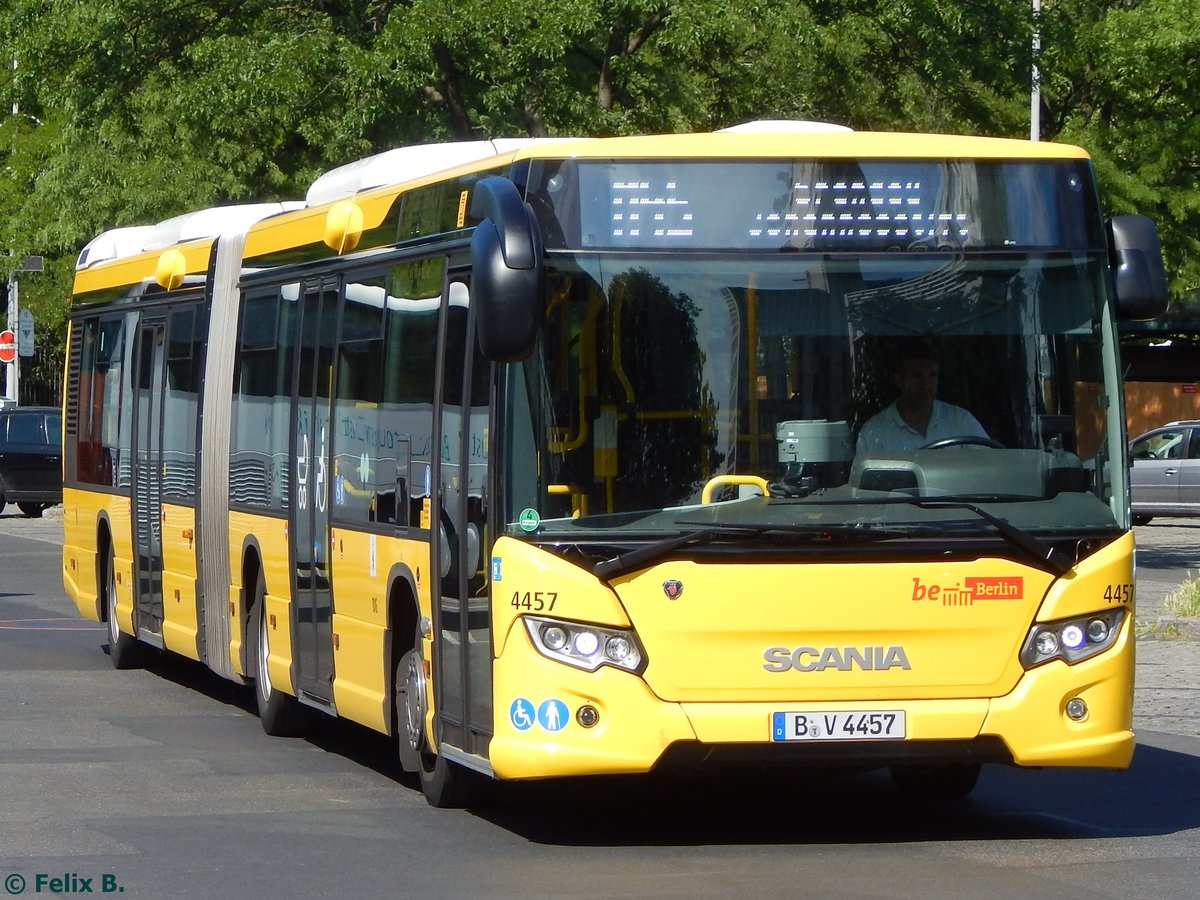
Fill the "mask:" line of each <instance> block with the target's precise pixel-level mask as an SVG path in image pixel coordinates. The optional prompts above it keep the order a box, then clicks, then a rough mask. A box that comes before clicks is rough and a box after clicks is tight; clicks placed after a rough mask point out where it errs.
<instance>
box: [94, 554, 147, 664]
mask: <svg viewBox="0 0 1200 900" xmlns="http://www.w3.org/2000/svg"><path fill="white" fill-rule="evenodd" d="M101 584H102V585H103V590H104V610H105V620H106V621H107V623H108V658H109V659H111V660H112V664H113V668H115V669H136V668H139V667H140V666H142V665H143V663H144V662H145V648H144V647H143V646H142V645H141V644H140V643H138V639H137V638H135V637H134V636H133V635H131V634H126V633H125V632H123V631H122V630H121V628H120V626H119V625H118V624H117V561H116V555H115V554H114V553H113V550H112V547H109V549H108V557H107V559H106V561H105V566H104V571H103V572H102V573H101Z"/></svg>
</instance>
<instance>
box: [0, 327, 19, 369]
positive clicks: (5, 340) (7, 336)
mask: <svg viewBox="0 0 1200 900" xmlns="http://www.w3.org/2000/svg"><path fill="white" fill-rule="evenodd" d="M16 358H17V336H16V335H15V334H13V333H12V332H11V331H0V362H3V363H10V362H12V361H13V360H14V359H16Z"/></svg>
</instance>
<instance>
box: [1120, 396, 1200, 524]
mask: <svg viewBox="0 0 1200 900" xmlns="http://www.w3.org/2000/svg"><path fill="white" fill-rule="evenodd" d="M1129 457H1130V469H1129V482H1130V485H1131V487H1132V490H1133V496H1132V500H1133V523H1134V524H1135V525H1145V524H1146V523H1147V522H1149V521H1150V519H1151V518H1152V517H1153V516H1200V420H1196V419H1189V420H1187V421H1183V422H1168V423H1167V424H1166V425H1163V426H1162V427H1161V428H1155V429H1154V430H1153V431H1147V432H1146V433H1145V434H1140V435H1138V436H1137V437H1135V438H1134V439H1133V440H1132V441H1130V442H1129Z"/></svg>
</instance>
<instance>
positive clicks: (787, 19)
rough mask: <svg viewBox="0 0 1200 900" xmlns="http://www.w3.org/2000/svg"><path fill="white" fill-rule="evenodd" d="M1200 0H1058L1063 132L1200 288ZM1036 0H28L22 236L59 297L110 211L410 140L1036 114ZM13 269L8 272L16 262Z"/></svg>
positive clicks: (295, 187) (1055, 36)
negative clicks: (43, 260)
mask: <svg viewBox="0 0 1200 900" xmlns="http://www.w3.org/2000/svg"><path fill="white" fill-rule="evenodd" d="M1196 6H1197V4H1196V0H1043V4H1042V15H1041V19H1040V21H1039V22H1038V23H1037V26H1038V31H1039V32H1040V35H1041V46H1042V48H1043V49H1042V51H1041V54H1040V56H1039V59H1038V62H1039V68H1040V71H1041V74H1042V82H1043V83H1042V137H1043V138H1044V139H1055V140H1065V141H1069V142H1073V143H1078V144H1080V145H1081V146H1083V147H1085V148H1086V149H1087V150H1088V151H1089V152H1090V153H1091V154H1092V156H1093V158H1094V160H1095V164H1096V169H1097V172H1098V173H1099V176H1100V180H1101V187H1102V189H1103V191H1104V192H1105V196H1106V198H1107V202H1108V204H1109V207H1110V209H1109V211H1110V212H1128V211H1138V212H1144V213H1147V214H1149V215H1151V216H1152V217H1154V218H1155V219H1156V220H1157V221H1158V223H1159V226H1160V232H1161V235H1162V237H1163V244H1164V249H1165V253H1166V258H1167V262H1168V266H1169V273H1170V276H1171V283H1172V287H1173V291H1174V293H1175V295H1176V297H1177V298H1182V297H1183V296H1184V295H1185V293H1186V292H1188V291H1189V290H1192V289H1194V288H1196V287H1197V286H1200V184H1198V183H1197V172H1198V171H1200V119H1198V118H1197V117H1196V116H1195V115H1194V114H1193V110H1194V109H1195V107H1196V106H1197V100H1198V99H1200V31H1198V30H1197V29H1196V28H1195V22H1196V18H1197V17H1196V13H1197V8H1196ZM1033 33H1034V23H1033V21H1032V16H1031V6H1030V3H1029V0H986V2H985V0H962V2H956V3H929V2H927V0H751V2H749V3H742V4H739V3H728V2H726V0H690V2H688V3H680V2H677V0H559V2H556V3H546V2H544V0H538V2H534V0H341V2H336V3H335V2H330V0H290V2H287V3H282V2H279V0H122V2H119V3H113V2H101V0H5V2H2V3H0V35H2V36H3V38H4V43H3V46H4V47H5V48H6V50H7V51H8V52H9V53H11V55H12V56H13V58H15V59H16V60H17V61H18V68H17V69H15V71H14V70H12V69H4V70H0V85H3V86H4V88H5V90H6V91H7V93H8V95H9V96H10V97H11V101H10V103H8V104H6V107H9V108H11V103H15V104H16V105H17V108H18V111H17V112H16V114H12V113H9V114H8V115H3V116H0V164H2V166H3V168H2V169H0V208H3V209H4V210H5V212H6V215H5V216H4V217H3V219H0V241H2V242H3V244H4V246H5V248H7V249H9V250H10V251H11V254H12V256H11V257H10V259H15V258H19V257H20V256H22V255H26V254H34V253H36V254H41V255H45V256H47V257H49V258H51V259H53V260H54V261H55V262H54V265H53V266H52V270H53V272H54V273H55V274H54V275H52V276H39V277H38V278H37V279H34V278H29V279H26V280H25V281H24V282H23V285H24V289H25V293H24V296H25V297H26V298H28V299H29V302H30V304H31V305H32V304H39V305H42V304H44V305H45V310H44V314H43V310H40V309H35V311H36V312H37V313H38V314H39V320H42V319H44V318H45V315H57V316H59V317H61V314H62V306H63V301H61V300H59V299H55V298H61V297H64V296H66V294H67V293H68V291H67V287H66V281H67V280H68V279H69V277H70V264H71V262H73V260H74V258H75V255H76V254H77V253H78V251H79V249H80V247H81V246H82V245H83V244H84V243H85V242H86V241H87V240H88V239H90V238H91V237H92V236H93V235H95V234H96V233H98V232H100V231H102V230H104V229H107V228H111V227H114V226H119V225H127V224H134V223H144V222H153V221H157V220H161V219H164V218H167V217H169V216H172V215H176V214H178V213H180V212H184V211H186V210H188V209H194V208H199V207H204V206H210V205H214V204H218V203H229V202H240V201H247V200H267V199H284V198H297V197H300V196H302V195H303V193H304V191H305V189H306V188H307V185H308V184H309V183H310V182H311V180H312V179H313V177H315V175H316V174H318V173H319V172H321V171H324V170H327V169H328V168H330V167H332V166H335V165H339V164H341V163H344V162H347V161H349V160H352V159H354V158H357V157H361V156H364V155H367V154H369V153H371V152H375V151H378V150H382V149H385V148H387V147H392V146H398V145H400V144H404V143H413V142H421V141H431V140H440V139H454V138H471V137H490V136H505V135H522V134H527V135H549V136H556V135H607V134H630V133H639V132H670V131H686V130H711V129H714V128H719V127H723V126H726V125H731V124H735V123H737V122H742V121H747V120H749V119H755V118H815V119H823V120H827V121H834V122H840V123H844V124H848V125H851V126H853V127H855V128H864V129H878V130H904V131H943V132H967V133H978V134H992V135H1005V136H1011V137H1024V136H1026V135H1027V134H1028V119H1029V87H1030V71H1031V65H1032V62H1033V58H1032V51H1031V46H1032V38H1033ZM0 274H3V273H2V272H0Z"/></svg>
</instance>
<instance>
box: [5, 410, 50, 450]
mask: <svg viewBox="0 0 1200 900" xmlns="http://www.w3.org/2000/svg"><path fill="white" fill-rule="evenodd" d="M8 441H9V443H10V444H44V443H45V440H44V438H43V437H42V418H41V416H28V415H26V416H12V417H11V418H10V419H9V420H8Z"/></svg>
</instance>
